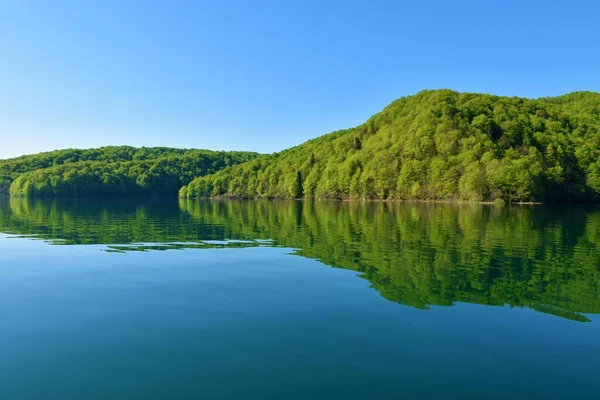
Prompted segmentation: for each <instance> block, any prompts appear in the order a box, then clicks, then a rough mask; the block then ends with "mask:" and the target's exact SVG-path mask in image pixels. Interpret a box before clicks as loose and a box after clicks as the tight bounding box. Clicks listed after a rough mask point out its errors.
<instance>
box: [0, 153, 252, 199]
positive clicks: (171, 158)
mask: <svg viewBox="0 0 600 400" xmlns="http://www.w3.org/2000/svg"><path fill="white" fill-rule="evenodd" d="M256 156H258V154H256V153H247V152H218V151H209V150H188V149H174V148H167V147H142V148H134V147H129V146H113V147H102V148H98V149H88V150H77V149H69V150H57V151H52V152H47V153H40V154H35V155H29V156H22V157H18V158H12V159H7V160H0V195H2V194H8V193H9V192H10V194H11V195H13V196H37V197H48V196H123V195H126V196H142V195H143V196H164V195H169V196H175V195H177V191H178V190H179V188H180V187H181V186H182V185H185V184H187V183H188V182H190V181H191V180H192V179H193V178H196V177H199V176H203V175H205V174H210V173H214V172H216V171H218V170H220V169H222V168H224V167H227V166H231V165H234V164H237V163H241V162H245V161H249V160H251V159H253V158H255V157H256Z"/></svg>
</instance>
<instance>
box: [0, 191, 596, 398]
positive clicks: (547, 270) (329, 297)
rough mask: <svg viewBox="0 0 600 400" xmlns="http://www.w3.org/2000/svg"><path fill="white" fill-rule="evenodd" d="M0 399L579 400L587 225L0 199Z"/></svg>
mask: <svg viewBox="0 0 600 400" xmlns="http://www.w3.org/2000/svg"><path fill="white" fill-rule="evenodd" d="M0 232H1V233H0V304H2V306H0V351H1V357H0V398H10V399H13V398H61V399H69V398H73V399H79V398H113V399H114V398H123V399H129V398H132V397H136V398H298V399H305V398H369V399H371V398H386V399H387V398H473V399H475V398H489V399H510V398H518V399H538V398H539V399H569V398H597V397H598V395H599V393H600V380H598V376H600V318H599V317H598V314H599V313H600V209H598V208H590V207H570V208H566V207H560V208H559V207H542V206H536V207H504V208H498V207H493V206H481V205H447V204H446V205H439V204H438V205H425V204H391V203H390V204H388V203H328V202H320V203H311V202H258V201H245V202H244V201H227V202H225V201H223V202H215V201H213V202H211V201H182V202H177V201H170V200H168V201H167V200H165V201H141V200H127V201H93V200H60V201H59V200H54V201H30V200H24V199H10V200H7V199H4V200H2V201H0Z"/></svg>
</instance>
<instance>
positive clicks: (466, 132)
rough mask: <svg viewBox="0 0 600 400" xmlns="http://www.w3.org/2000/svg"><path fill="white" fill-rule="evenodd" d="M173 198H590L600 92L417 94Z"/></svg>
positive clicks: (596, 183) (597, 180)
mask: <svg viewBox="0 0 600 400" xmlns="http://www.w3.org/2000/svg"><path fill="white" fill-rule="evenodd" d="M180 196H181V197H187V198H197V197H232V198H253V197H261V198H324V199H423V200H466V201H488V200H489V201H493V200H499V199H502V200H504V201H555V202H558V201H598V200H599V199H600V93H593V92H575V93H571V94H568V95H565V96H560V97H553V98H540V99H525V98H517V97H499V96H493V95H487V94H473V93H457V92H454V91H451V90H433V91H422V92H419V93H418V94H416V95H414V96H409V97H404V98H400V99H398V100H396V101H394V102H393V103H391V104H390V105H389V106H387V107H386V108H385V109H384V110H383V111H381V112H380V113H378V114H376V115H374V116H373V117H371V118H370V119H369V120H368V121H367V122H365V123H364V124H362V125H360V126H358V127H356V128H352V129H347V130H342V131H337V132H333V133H330V134H328V135H324V136H321V137H319V138H316V139H313V140H310V141H308V142H306V143H304V144H301V145H299V146H296V147H293V148H290V149H288V150H285V151H282V152H280V153H277V154H274V155H270V156H265V157H260V158H257V159H254V160H252V161H249V162H247V163H244V164H239V165H234V166H232V167H228V168H225V169H223V170H222V171H219V172H217V173H215V174H212V175H209V176H204V177H200V178H198V179H195V180H193V181H192V182H191V183H190V184H189V185H187V186H185V187H183V188H182V189H181V191H180Z"/></svg>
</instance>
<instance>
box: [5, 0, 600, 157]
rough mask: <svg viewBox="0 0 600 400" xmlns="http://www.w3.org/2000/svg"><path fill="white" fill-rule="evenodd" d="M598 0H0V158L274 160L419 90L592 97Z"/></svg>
mask: <svg viewBox="0 0 600 400" xmlns="http://www.w3.org/2000/svg"><path fill="white" fill-rule="evenodd" d="M599 15H600V4H599V2H596V1H578V0H571V1H553V0H546V1H540V0H520V1H510V0H506V1H481V0H479V1H460V0H457V1H452V2H450V1H426V0H422V1H416V0H415V1H399V0H398V1H378V0H371V1H350V0H346V1H341V0H339V1H331V0H319V1H311V0H301V1H297V0H272V1H263V0H244V1H243V0H239V1H231V0H211V1H201V0H198V1H189V2H186V1H175V0H172V1H151V0H146V1H132V0H116V1H112V0H103V1H86V0H77V1H60V0H53V1H48V0H46V1H28V0H0V158H5V157H10V156H17V155H20V154H25V153H35V152H38V151H44V150H52V149H57V148H67V147H79V148H85V147H95V146H100V145H117V144H129V145H134V146H142V145H145V146H154V145H164V146H175V147H194V148H209V149H225V150H232V149H236V150H254V151H260V152H273V151H278V150H282V149H284V148H286V147H290V146H293V145H296V144H299V143H302V142H303V141H305V140H307V139H310V138H313V137H316V136H319V135H321V134H324V133H328V132H330V131H333V130H336V129H342V128H347V127H351V126H355V125H358V124H360V123H362V122H363V121H364V120H366V119H367V118H368V117H369V116H370V115H372V114H374V113H376V112H378V111H379V110H381V109H382V108H383V107H384V106H386V105H387V104H388V103H389V102H391V101H392V100H394V99H396V98H398V97H401V96H405V95H410V94H413V93H415V92H417V91H419V90H422V89H435V88H451V89H455V90H459V91H474V92H487V93H494V94H500V95H518V96H528V97H540V96H551V95H559V94H564V93H567V92H570V91H575V90H592V91H600V73H599V72H600V31H599V28H598V16H599Z"/></svg>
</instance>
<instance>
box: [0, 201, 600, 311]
mask: <svg viewBox="0 0 600 400" xmlns="http://www.w3.org/2000/svg"><path fill="white" fill-rule="evenodd" d="M0 232H7V233H12V234H19V235H27V236H31V235H35V237H36V238H39V239H44V240H48V241H51V242H52V243H56V244H105V245H107V247H106V249H107V250H108V251H116V252H123V251H136V250H138V251H148V250H169V249H179V248H198V249H204V248H215V247H217V248H218V247H228V246H234V247H246V246H283V247H285V248H293V249H296V251H295V254H297V255H299V256H302V257H308V258H313V259H316V260H319V261H320V262H322V263H324V264H327V265H330V266H333V267H337V268H344V269H349V270H353V271H357V273H358V274H359V276H361V277H362V278H364V279H366V280H367V281H368V282H369V285H370V286H371V287H373V288H374V289H375V290H377V291H378V292H379V293H380V294H381V295H382V296H383V297H385V298H386V299H388V300H390V301H393V302H397V303H400V304H405V305H409V306H412V307H417V308H422V309H426V308H428V307H429V306H431V305H438V306H450V305H452V304H454V303H455V302H468V303H474V304H482V305H489V306H504V305H510V306H511V307H527V308H531V309H534V310H538V311H540V312H545V313H550V314H553V315H557V316H561V317H564V318H569V319H573V320H578V321H587V320H588V318H587V316H586V315H585V314H587V313H594V314H600V269H599V268H598V266H599V265H600V212H598V210H597V209H596V208H591V209H589V210H587V209H586V207H577V208H563V207H553V208H552V207H550V206H547V207H495V206H479V205H477V206H475V205H470V204H433V205H431V204H429V205H424V204H418V203H381V202H379V203H377V202H374V203H362V202H298V201H282V202H268V201H237V200H235V201H196V200H193V201H192V200H180V202H179V206H178V204H177V202H173V203H171V202H168V203H166V204H165V202H161V201H159V200H152V199H149V200H147V201H144V202H139V201H137V202H136V201H133V200H129V199H125V200H112V201H107V202H98V201H95V200H89V201H88V200H85V199H62V200H61V199H47V200H36V199H24V198H11V199H4V201H0ZM226 239H241V240H243V241H233V242H227V241H224V240H226ZM256 239H272V241H257V240H256ZM215 241H218V242H215ZM285 251H286V252H289V250H287V249H286V250H285Z"/></svg>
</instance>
